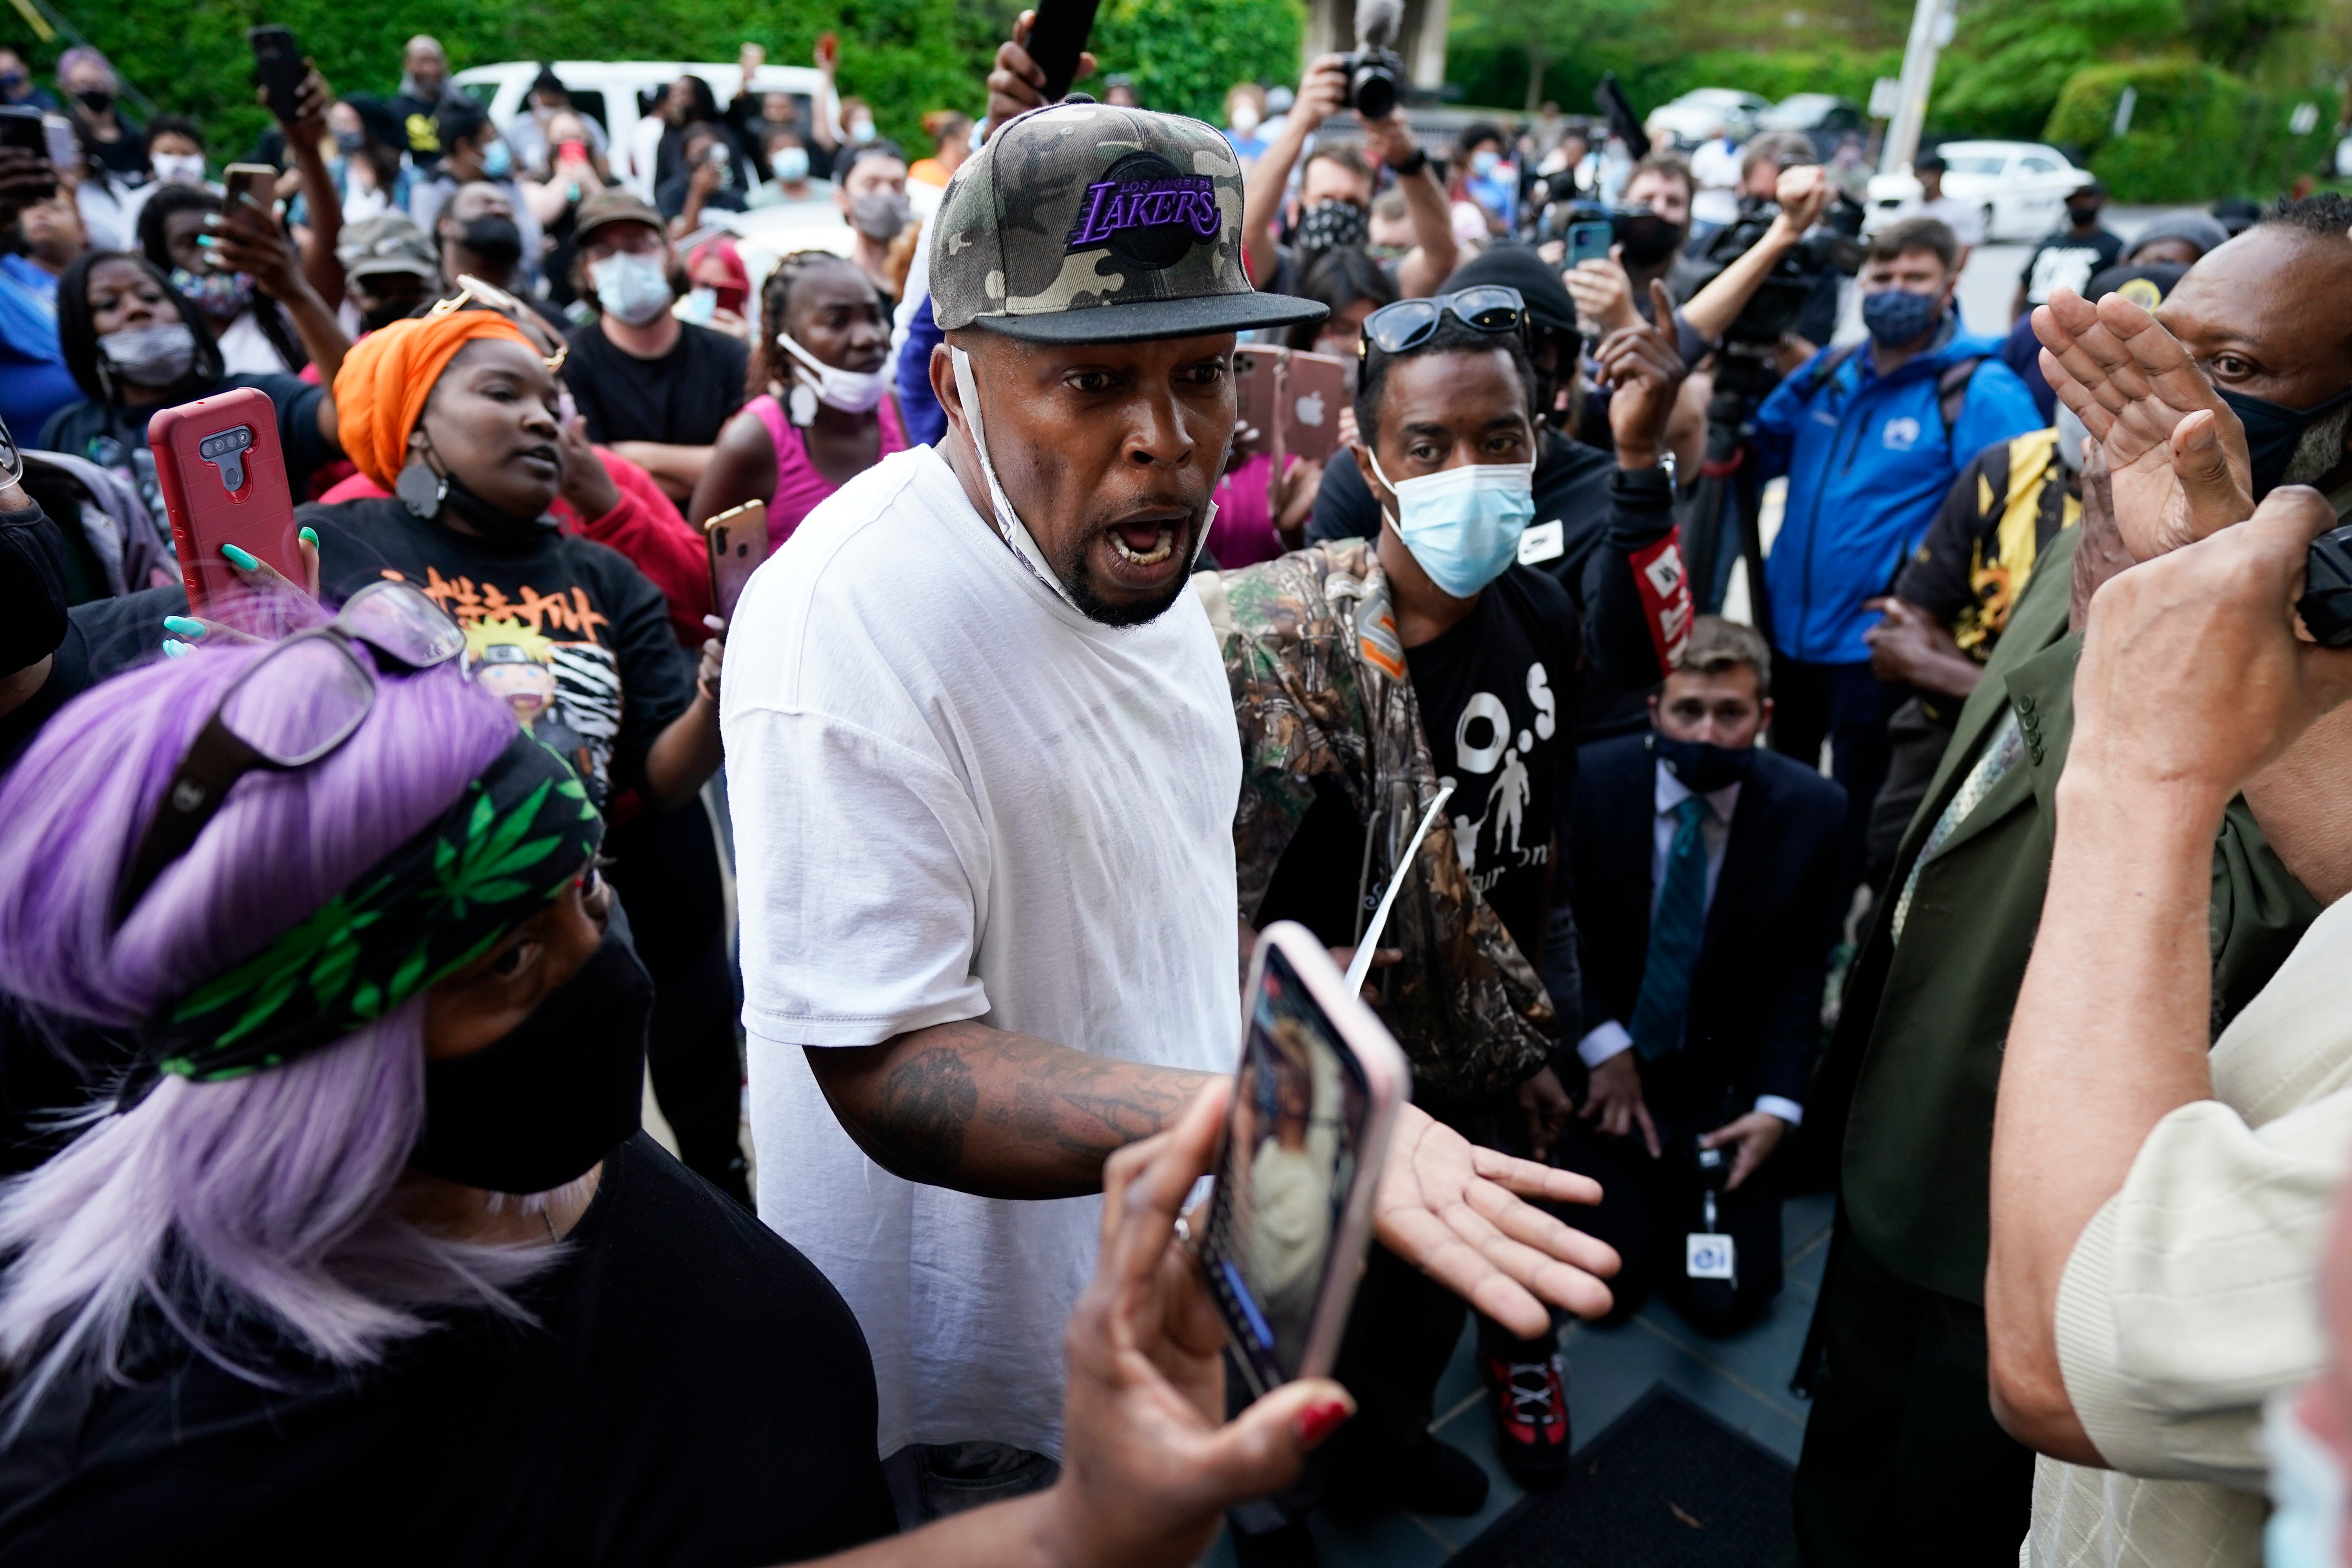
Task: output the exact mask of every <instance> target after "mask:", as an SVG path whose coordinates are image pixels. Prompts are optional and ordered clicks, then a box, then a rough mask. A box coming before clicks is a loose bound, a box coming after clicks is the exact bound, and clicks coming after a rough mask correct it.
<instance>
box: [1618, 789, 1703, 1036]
mask: <svg viewBox="0 0 2352 1568" xmlns="http://www.w3.org/2000/svg"><path fill="white" fill-rule="evenodd" d="M1714 815H1715V809H1714V807H1712V806H1710V805H1707V803H1706V796H1704V795H1685V796H1684V797H1683V801H1682V804H1681V805H1677V806H1675V840H1674V843H1673V844H1672V845H1671V846H1670V847H1668V848H1667V850H1666V885H1665V889H1664V891H1663V892H1661V893H1660V894H1659V896H1658V912H1657V913H1656V914H1655V915H1653V916H1652V917H1651V918H1650V952H1649V957H1648V958H1647V959H1646V960H1645V961H1644V962H1643V965H1642V994H1641V996H1640V997H1639V999H1637V1000H1636V1001H1635V1002H1634V1004H1633V1048H1634V1049H1635V1050H1637V1051H1639V1052H1641V1053H1642V1059H1643V1061H1655V1060H1656V1059H1657V1058H1660V1057H1663V1056H1667V1055H1670V1054H1672V1053H1673V1052H1675V1051H1678V1050H1681V1049H1682V1048H1683V1021H1684V1019H1685V1018H1686V1017H1687V1016H1689V1014H1690V983H1691V971H1692V970H1693V969H1695V968H1696V967H1697V965H1698V946H1699V942H1700V939H1701V938H1702V937H1704V936H1705V935H1706V837H1704V836H1703V835H1702V834H1701V833H1700V831H1699V825H1700V824H1702V823H1704V822H1705V821H1706V819H1707V818H1709V817H1711V816H1714Z"/></svg>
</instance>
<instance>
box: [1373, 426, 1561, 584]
mask: <svg viewBox="0 0 2352 1568" xmlns="http://www.w3.org/2000/svg"><path fill="white" fill-rule="evenodd" d="M1372 472H1373V474H1374V475H1375V476H1377V477H1378V478H1379V479H1380V481H1381V483H1382V484H1384V485H1386V486H1388V488H1389V489H1390V490H1391V492H1393V493H1394V495H1395V496H1396V507H1397V510H1396V515H1395V518H1394V520H1393V521H1395V523H1396V531H1397V537H1398V538H1400V539H1402V540H1403V541H1404V547H1405V548H1406V549H1407V550H1410V551H1412V558H1413V559H1414V560H1415V561H1418V562H1419V563H1421V569H1422V570H1423V571H1424V572H1426V573H1428V574H1429V580H1430V581H1431V582H1433V583H1434V584H1437V585H1438V586H1439V587H1440V588H1442V589H1444V591H1445V592H1446V593H1448V594H1451V595H1454V597H1455V598H1457V599H1467V598H1469V597H1471V596H1472V595H1475V594H1476V593H1477V592H1478V591H1479V590H1480V589H1481V588H1484V587H1485V586H1486V584H1489V583H1491V582H1493V581H1494V580H1495V579H1496V578H1497V577H1499V576H1501V575H1502V574H1503V571H1504V568H1506V567H1507V566H1509V565H1510V563H1512V562H1513V561H1515V560H1517V559H1518V553H1519V535H1520V534H1521V533H1523V532H1525V531H1527V526H1528V520H1529V519H1531V518H1533V517H1534V516H1535V514H1536V497H1535V489H1534V484H1535V472H1536V466H1535V465H1534V464H1533V463H1465V464H1463V465H1461V466H1460V467H1458V468H1440V469H1439V470H1438V471H1437V472H1435V473H1433V474H1422V475H1419V476H1417V477H1416V478H1413V479H1390V478H1389V477H1388V475H1386V474H1384V473H1381V461H1380V459H1379V458H1373V459H1372Z"/></svg>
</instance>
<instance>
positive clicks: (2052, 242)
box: [2024, 228, 2124, 305]
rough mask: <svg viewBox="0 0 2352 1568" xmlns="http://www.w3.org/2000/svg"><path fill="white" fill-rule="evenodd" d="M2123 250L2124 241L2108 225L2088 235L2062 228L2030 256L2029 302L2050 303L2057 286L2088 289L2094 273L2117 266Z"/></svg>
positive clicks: (2026, 279)
mask: <svg viewBox="0 0 2352 1568" xmlns="http://www.w3.org/2000/svg"><path fill="white" fill-rule="evenodd" d="M2123 253H2124V242H2123V241H2122V240H2121V239H2119V238H2117V237H2116V236H2114V235H2112V234H2109V233H2108V232H2107V231H2106V230H2105V229H2104V228H2103V229H2098V230H2095V232H2094V233H2093V234H2092V235H2091V237H2090V238H2088V239H2081V238H2077V237H2075V236H2074V234H2073V233H2072V232H2070V231H2068V230H2066V229H2060V230H2059V231H2058V232H2057V233H2056V234H2053V235H2052V236H2050V237H2048V238H2047V239H2044V240H2043V241H2042V243H2041V244H2039V245H2037V246H2035V247H2033V254H2032V256H2031V257H2029V258H2026V263H2025V274H2024V279H2025V302H2026V303H2027V304H2029V305H2046V304H2048V303H2049V302H2050V290H2052V289H2073V290H2074V292H2076V293H2077V294H2080V293H2082V292H2084V290H2085V289H2088V288H2089V287H2090V282H2091V275H2092V274H2093V273H2095V272H2104V271H2105V270H2106V269H2107V268H2110V267H2113V266H2114V265H2115V264H2116V261H2117V259H2119V258H2121V257H2122V255H2123Z"/></svg>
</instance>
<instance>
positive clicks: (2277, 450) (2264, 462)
mask: <svg viewBox="0 0 2352 1568" xmlns="http://www.w3.org/2000/svg"><path fill="white" fill-rule="evenodd" d="M2215 390H2217V391H2220V392H2221V401H2222V402H2224V403H2226V404H2228V405H2230V406H2231V408H2232V409H2234V410H2236V411H2237V416H2238V423H2239V424H2241V425H2243V426H2245V427H2246V464H2247V468H2248V469H2249V470H2250V471H2249V473H2248V476H2247V477H2248V478H2249V479H2252V482H2253V489H2254V499H2255V500H2262V499H2263V497H2264V496H2266V495H2268V494H2270V493H2271V491H2273V490H2274V489H2278V487H2279V486H2280V484H2281V483H2282V482H2284V480H2285V479H2286V468H2287V465H2288V464H2289V463H2291V462H2293V461H2294V449H2295V447H2297V446H2299V445H2301V444H2302V441H2303V433H2304V431H2305V430H2306V429H2308V428H2310V427H2311V426H2313V425H2314V424H2315V423H2317V422H2318V421H2319V420H2322V419H2325V418H2326V417H2327V416H2329V415H2330V414H2333V413H2335V412H2336V410H2337V409H2339V408H2341V407H2343V406H2344V405H2345V404H2346V403H2347V402H2352V387H2347V388H2346V389H2345V390H2344V391H2342V392H2339V393H2337V394H2336V395H2335V396H2333V397H2331V398H2328V399H2327V400H2326V402H2324V403H2315V404H2313V405H2311V406H2310V407H2308V408H2289V407H2288V406H2286V405H2284V404H2283V403H2273V402H2271V401H2270V400H2269V399H2267V398H2262V397H2249V396H2247V395H2245V394H2244V393H2242V392H2231V391H2228V390H2226V389H2222V388H2216V389H2215ZM2336 457H2337V461H2338V462H2341V461H2342V458H2343V454H2342V453H2340V452H2339V453H2338V454H2336ZM2335 466H2336V465H2334V464H2330V465H2329V467H2330V468H2333V467H2335Z"/></svg>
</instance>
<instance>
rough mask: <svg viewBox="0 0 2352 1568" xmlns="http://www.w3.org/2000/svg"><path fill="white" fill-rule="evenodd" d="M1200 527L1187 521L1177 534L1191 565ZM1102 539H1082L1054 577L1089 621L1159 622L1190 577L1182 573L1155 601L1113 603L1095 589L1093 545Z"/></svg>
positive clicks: (1090, 536)
mask: <svg viewBox="0 0 2352 1568" xmlns="http://www.w3.org/2000/svg"><path fill="white" fill-rule="evenodd" d="M1200 529H1201V524H1200V522H1199V521H1198V519H1197V518H1188V519H1186V520H1185V521H1184V523H1183V525H1182V526H1181V528H1179V529H1178V530H1177V532H1176V549H1177V551H1178V552H1180V553H1181V554H1182V555H1183V556H1184V558H1185V560H1186V561H1187V562H1188V563H1189V562H1190V561H1191V560H1192V557H1193V555H1194V554H1195V553H1197V552H1198V546H1199V542H1200V538H1201V533H1200ZM1100 537H1101V534H1100V533H1099V532H1090V533H1087V535H1085V536H1084V537H1083V538H1082V539H1080V540H1079V542H1078V543H1077V544H1076V547H1075V548H1073V549H1072V550H1071V551H1069V552H1067V553H1066V556H1065V557H1064V558H1063V559H1062V560H1059V561H1056V562H1055V563H1054V575H1055V576H1056V577H1059V578H1060V579H1061V580H1062V586H1063V587H1065V588H1066V589H1068V590H1069V594H1070V602H1071V603H1072V604H1074V605H1077V607H1078V612H1079V613H1080V614H1081V615H1083V616H1086V617H1087V619H1088V620H1090V621H1097V622H1099V623H1101V624H1102V625H1104V626H1143V625H1146V624H1147V623H1149V622H1151V621H1156V620H1158V619H1159V618H1160V616H1164V615H1166V614H1167V613H1168V612H1169V610H1171V608H1173V607H1174V605H1175V604H1176V601H1177V600H1179V599H1181V598H1182V597H1183V596H1184V590H1185V589H1186V588H1187V587H1189V586H1191V575H1192V574H1190V573H1189V572H1187V573H1181V574H1178V576H1177V578H1176V581H1175V582H1174V583H1173V584H1171V585H1170V586H1169V589H1168V592H1166V593H1165V594H1162V595H1160V596H1159V597H1158V598H1156V599H1143V600H1137V601H1131V602H1129V603H1125V604H1113V603H1111V602H1110V601H1108V600H1107V599H1105V598H1104V597H1103V596H1102V595H1101V594H1100V593H1099V592H1098V591H1097V589H1096V586H1095V581H1094V543H1095V541H1096V540H1097V539H1098V538H1100Z"/></svg>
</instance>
